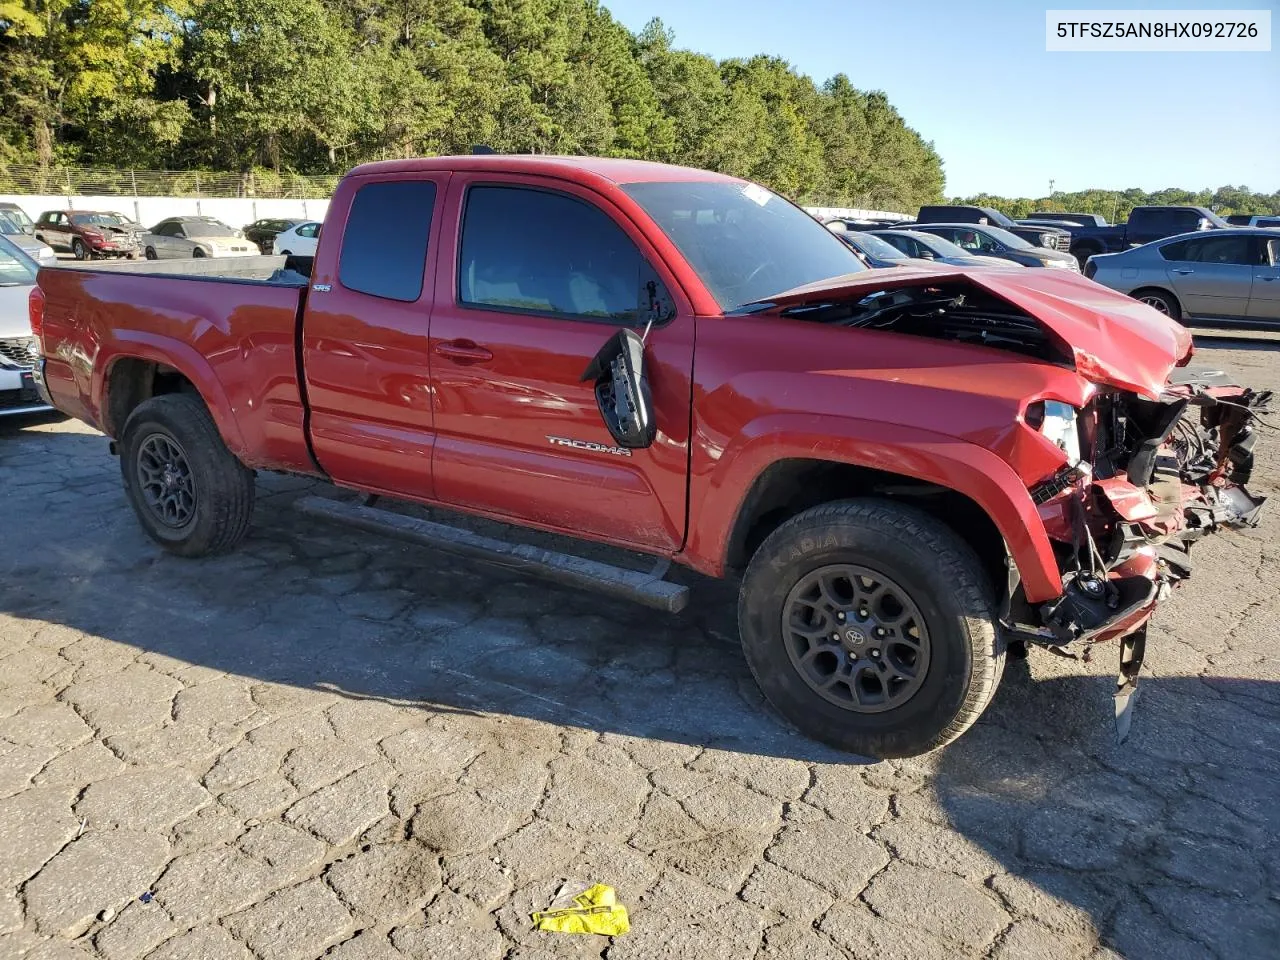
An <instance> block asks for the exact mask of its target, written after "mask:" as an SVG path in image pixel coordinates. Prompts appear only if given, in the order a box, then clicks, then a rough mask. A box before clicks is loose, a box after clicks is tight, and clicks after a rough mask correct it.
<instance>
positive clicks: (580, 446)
mask: <svg viewBox="0 0 1280 960" xmlns="http://www.w3.org/2000/svg"><path fill="white" fill-rule="evenodd" d="M547 443H549V444H551V445H552V446H556V447H572V448H573V449H574V450H586V451H588V452H589V453H611V454H613V455H614V456H615V457H629V456H631V451H630V450H628V449H626V448H625V447H611V446H609V445H608V444H607V443H596V442H595V441H594V440H574V439H573V438H572V437H552V436H548V437H547Z"/></svg>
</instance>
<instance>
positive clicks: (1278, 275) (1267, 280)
mask: <svg viewBox="0 0 1280 960" xmlns="http://www.w3.org/2000/svg"><path fill="white" fill-rule="evenodd" d="M1258 279H1259V280H1265V281H1266V282H1267V283H1270V282H1271V281H1272V280H1280V273H1278V274H1276V275H1275V276H1274V277H1258Z"/></svg>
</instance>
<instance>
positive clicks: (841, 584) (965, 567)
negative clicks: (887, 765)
mask: <svg viewBox="0 0 1280 960" xmlns="http://www.w3.org/2000/svg"><path fill="white" fill-rule="evenodd" d="M993 610H994V607H993V598H992V593H991V587H990V585H989V581H988V579H987V577H986V575H985V573H984V571H983V568H982V564H981V562H980V561H979V560H978V557H977V556H976V555H975V554H974V552H973V550H972V549H971V548H970V547H969V546H968V545H967V544H965V543H964V542H963V541H962V540H960V538H959V537H957V536H956V535H955V534H954V533H953V532H952V531H951V530H949V529H948V528H947V527H945V526H943V525H942V524H940V523H939V522H938V521H936V520H934V519H933V518H932V517H930V516H928V515H927V514H925V513H922V512H920V511H918V510H914V509H912V508H910V507H905V506H899V505H898V504H895V503H892V502H889V501H884V500H848V501H843V502H840V503H833V504H828V505H826V506H821V507H815V508H813V509H811V510H807V511H805V512H804V513H802V514H800V515H799V516H797V517H794V518H792V519H791V520H789V521H788V522H787V523H785V524H783V525H782V526H781V527H779V528H778V529H777V530H775V531H774V532H773V533H772V534H771V535H770V536H769V537H768V539H766V540H765V542H764V543H763V544H762V545H761V547H760V549H759V550H757V551H756V554H755V556H754V557H752V559H751V563H750V564H749V566H748V568H747V573H746V576H745V577H744V579H743V583H742V591H741V594H740V596H739V601H738V620H739V629H740V632H741V635H742V645H743V650H744V653H745V654H746V658H747V663H748V664H749V665H750V667H751V672H752V673H753V674H754V675H755V678H756V682H757V683H759V685H760V688H761V690H762V691H763V692H764V694H765V696H766V697H767V698H768V699H769V701H770V702H771V703H772V704H773V705H774V706H775V707H776V708H777V709H778V710H779V712H781V713H782V715H783V716H784V717H786V718H787V719H788V720H790V721H791V722H792V723H793V724H795V725H796V726H797V727H798V728H799V729H800V730H801V731H802V732H804V733H805V734H807V735H808V736H811V737H813V738H814V739H816V740H820V741H822V742H823V743H826V744H829V745H830V746H833V747H836V748H838V749H841V750H848V751H851V752H853V753H858V754H862V755H864V756H872V757H905V756H915V755H917V754H921V753H927V752H928V751H930V750H933V749H936V748H938V747H941V746H943V745H944V744H947V743H950V742H951V741H952V740H954V739H955V738H957V737H958V736H960V734H962V733H963V732H964V731H965V730H967V729H968V728H969V727H970V726H972V724H973V723H974V722H975V721H976V720H977V719H978V717H979V715H981V713H982V711H983V710H984V709H985V708H986V706H987V704H988V702H990V700H991V697H992V696H993V695H994V694H995V690H996V687H997V685H998V684H999V682H1000V675H1001V673H1002V672H1003V669H1004V645H1003V642H1002V641H1001V640H1000V638H999V636H998V635H997V633H996V630H995V626H994V613H993Z"/></svg>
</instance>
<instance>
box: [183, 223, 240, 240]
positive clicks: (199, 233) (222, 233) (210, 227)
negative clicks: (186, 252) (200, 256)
mask: <svg viewBox="0 0 1280 960" xmlns="http://www.w3.org/2000/svg"><path fill="white" fill-rule="evenodd" d="M182 229H183V232H184V233H186V235H187V236H188V237H234V236H235V235H236V232H235V231H234V230H232V229H231V228H230V227H228V226H227V225H226V224H225V223H218V222H217V221H216V220H214V221H209V220H188V221H187V222H186V223H184V224H183V225H182Z"/></svg>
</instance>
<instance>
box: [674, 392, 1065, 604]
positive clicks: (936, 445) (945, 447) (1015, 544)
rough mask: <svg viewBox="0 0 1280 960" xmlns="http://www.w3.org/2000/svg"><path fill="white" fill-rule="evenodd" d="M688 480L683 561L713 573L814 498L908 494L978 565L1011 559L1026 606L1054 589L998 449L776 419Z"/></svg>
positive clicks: (866, 426) (839, 421) (849, 425)
mask: <svg viewBox="0 0 1280 960" xmlns="http://www.w3.org/2000/svg"><path fill="white" fill-rule="evenodd" d="M771 419H774V420H776V421H777V422H775V423H772V424H771V425H770V426H769V428H768V429H761V430H759V431H757V432H754V435H753V436H751V437H750V438H748V439H746V440H744V441H743V442H742V444H741V445H740V446H737V447H736V449H734V450H733V451H732V455H731V456H730V455H728V454H729V453H730V451H725V453H724V455H722V456H721V457H720V458H719V460H718V461H717V463H716V466H715V469H714V470H713V471H712V473H711V476H710V477H704V478H695V486H694V488H693V489H691V497H690V533H689V537H688V540H687V542H686V547H685V550H684V552H683V555H682V559H684V560H685V561H686V562H688V563H689V564H690V565H691V566H694V567H695V568H697V569H699V570H702V571H703V572H705V573H709V574H711V575H714V576H719V575H723V574H724V573H725V572H726V571H729V570H739V569H741V568H742V567H743V566H744V565H745V563H746V560H747V559H749V557H750V550H751V549H752V547H753V546H754V545H758V543H760V542H762V541H763V539H764V538H765V537H767V536H768V534H769V532H771V531H772V529H775V528H776V527H777V526H778V525H780V524H781V523H784V522H785V521H786V520H787V519H789V518H790V517H792V516H794V515H795V514H797V513H799V512H800V511H802V510H805V509H808V508H809V507H812V506H817V505H818V504H819V503H826V502H831V501H833V500H843V499H848V498H850V497H854V496H859V495H868V494H870V495H878V496H885V497H887V498H898V499H900V500H901V499H907V500H910V501H911V502H913V503H914V504H915V505H917V506H922V505H923V506H924V507H925V508H926V511H927V512H930V513H932V514H933V515H935V516H937V517H939V519H941V520H942V521H943V522H944V523H946V524H947V525H948V526H950V527H952V528H953V529H956V528H957V527H960V528H962V529H961V530H960V532H961V535H962V536H963V535H964V533H965V532H968V533H970V534H972V535H973V536H975V537H976V538H977V543H976V544H975V547H976V548H977V549H979V551H980V553H982V554H983V562H984V566H986V567H987V568H988V569H990V570H992V571H995V570H997V568H1001V567H1002V566H1003V562H1004V556H1005V550H1006V549H1007V551H1008V554H1009V555H1010V556H1012V558H1013V560H1014V562H1015V564H1016V565H1017V568H1018V572H1019V574H1020V575H1021V577H1022V581H1023V584H1024V586H1025V588H1026V591H1027V596H1028V597H1029V598H1030V599H1031V600H1032V601H1040V600H1049V599H1052V598H1053V597H1056V596H1059V595H1060V594H1061V593H1062V576H1061V573H1060V571H1059V569H1058V563H1057V559H1056V557H1055V554H1054V550H1053V544H1052V542H1051V541H1050V539H1049V535H1048V533H1047V532H1046V530H1045V527H1044V523H1043V521H1042V520H1041V519H1040V516H1039V513H1038V512H1037V510H1036V506H1035V504H1034V502H1033V501H1032V499H1031V494H1030V492H1029V491H1028V490H1027V488H1026V485H1025V484H1024V483H1023V482H1022V480H1021V479H1020V478H1019V477H1018V475H1017V474H1016V473H1015V472H1014V470H1013V468H1012V467H1010V466H1009V464H1008V463H1006V462H1005V461H1004V460H1002V459H1001V458H1000V457H999V456H997V455H996V454H994V453H992V452H991V451H989V450H987V449H985V448H982V447H979V446H977V445H975V444H972V443H966V442H964V441H959V440H957V439H956V438H954V437H948V436H943V435H939V434H934V433H932V432H929V431H925V430H920V429H915V428H908V427H903V426H900V425H894V424H886V423H880V422H875V421H866V420H855V419H853V418H822V419H821V421H820V422H817V423H815V418H814V417H812V416H804V417H800V418H797V417H792V416H790V415H780V416H779V417H775V418H771Z"/></svg>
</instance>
